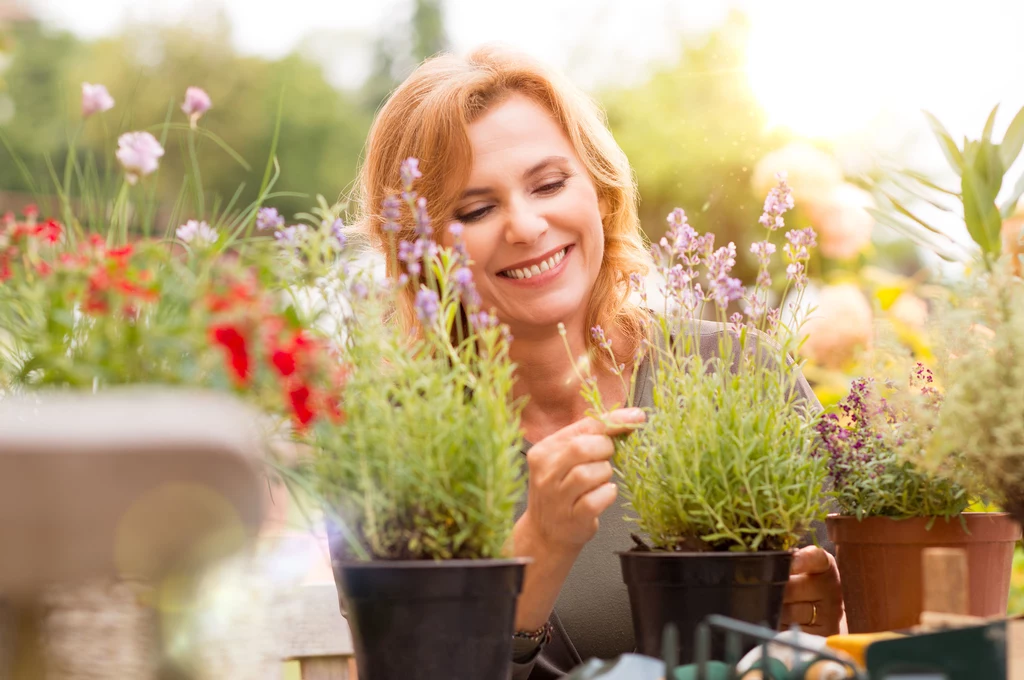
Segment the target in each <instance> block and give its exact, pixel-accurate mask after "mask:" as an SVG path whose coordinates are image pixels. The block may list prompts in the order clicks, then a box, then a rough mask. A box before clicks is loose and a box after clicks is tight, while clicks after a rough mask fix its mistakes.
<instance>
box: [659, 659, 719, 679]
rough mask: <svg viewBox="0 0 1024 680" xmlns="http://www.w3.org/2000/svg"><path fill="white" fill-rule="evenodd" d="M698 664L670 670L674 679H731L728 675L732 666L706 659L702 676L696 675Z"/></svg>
mask: <svg viewBox="0 0 1024 680" xmlns="http://www.w3.org/2000/svg"><path fill="white" fill-rule="evenodd" d="M698 668H699V667H698V666H697V664H695V663H691V664H687V665H685V666H680V667H679V668H677V669H675V670H674V671H672V677H673V678H674V679H675V680H732V676H730V675H729V673H730V671H731V670H732V667H731V666H729V665H728V664H724V663H722V662H721V661H708V662H707V664H705V667H704V677H703V678H701V677H700V675H698V673H697V670H698Z"/></svg>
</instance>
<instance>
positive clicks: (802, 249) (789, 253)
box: [783, 227, 818, 262]
mask: <svg viewBox="0 0 1024 680" xmlns="http://www.w3.org/2000/svg"><path fill="white" fill-rule="evenodd" d="M786 240H787V241H789V243H787V244H786V245H785V246H783V251H784V252H785V253H786V258H787V259H788V260H789V261H790V262H800V261H806V260H808V259H809V258H810V257H811V254H810V248H813V247H814V246H816V245H818V235H817V234H815V233H814V229H812V228H811V227H806V228H804V229H791V230H790V231H787V232H786Z"/></svg>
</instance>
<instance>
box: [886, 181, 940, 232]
mask: <svg viewBox="0 0 1024 680" xmlns="http://www.w3.org/2000/svg"><path fill="white" fill-rule="evenodd" d="M882 193H883V194H884V195H885V197H886V198H887V199H889V202H890V203H892V207H894V208H895V209H896V210H897V211H898V212H900V213H902V214H903V215H905V216H907V217H909V218H910V219H912V220H914V222H916V223H918V224H920V225H921V226H922V227H924V228H925V229H927V230H928V231H930V232H932V233H933V234H938V235H939V236H945V237H946V238H949V237H948V236H946V234H945V232H943V231H942V230H940V229H938V228H936V227H933V226H932V225H930V224H928V223H927V222H925V221H924V220H922V219H921V218H920V217H918V216H917V215H915V214H914V213H912V212H910V210H909V209H907V208H906V207H904V206H903V204H902V203H900V202H899V201H898V200H896V198H894V197H893V196H891V195H890V194H889V193H888V192H886V191H883V192H882ZM947 210H948V209H947Z"/></svg>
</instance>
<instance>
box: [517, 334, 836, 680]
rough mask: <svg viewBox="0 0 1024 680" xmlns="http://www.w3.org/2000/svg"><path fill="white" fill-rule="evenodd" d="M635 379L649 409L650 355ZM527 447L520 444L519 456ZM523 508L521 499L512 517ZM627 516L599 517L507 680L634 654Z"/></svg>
mask: <svg viewBox="0 0 1024 680" xmlns="http://www.w3.org/2000/svg"><path fill="white" fill-rule="evenodd" d="M722 332H723V328H722V327H721V326H720V325H718V324H712V323H707V322H703V323H702V324H701V329H700V353H701V356H703V357H704V358H711V357H714V356H717V355H718V348H719V339H720V334H721V333H722ZM636 379H637V382H636V384H637V388H636V393H635V395H634V400H633V401H634V403H633V406H639V407H643V408H653V406H654V401H653V393H654V378H653V371H652V370H651V360H650V357H649V356H648V357H647V358H645V359H644V360H643V361H642V362H641V363H640V365H639V366H638V367H637V376H636ZM797 389H798V390H799V393H800V397H801V398H802V399H803V400H804V401H805V403H808V404H811V405H812V408H814V409H820V408H821V405H820V403H819V402H818V399H817V397H816V396H815V395H814V392H813V391H812V390H811V387H810V385H808V383H807V380H806V379H805V378H804V377H803V375H800V376H799V379H798V384H797ZM530 446H532V445H531V444H530V443H528V442H527V443H525V445H524V448H523V452H524V453H525V452H526V451H528V450H529V449H530ZM525 510H526V500H525V498H524V499H523V500H522V501H521V502H520V504H519V507H518V508H517V509H516V517H517V518H518V517H519V516H520V515H522V514H523V512H524V511H525ZM627 512H629V511H628V509H627V508H626V507H625V505H624V501H622V500H621V499H620V500H619V501H618V502H617V503H616V504H615V505H613V506H611V507H610V508H608V509H607V510H605V512H604V514H602V515H601V521H600V525H599V527H598V530H597V534H596V535H595V536H594V538H593V539H591V540H590V542H589V543H587V544H586V545H585V546H584V547H583V550H582V551H581V552H580V555H579V557H578V558H577V559H576V562H575V564H573V567H572V570H571V571H570V572H569V576H568V577H567V578H566V580H565V584H564V585H563V586H562V590H561V592H560V593H559V596H558V600H557V602H556V603H555V611H554V613H553V614H552V616H551V624H552V626H553V628H554V633H553V635H552V637H551V641H550V642H549V643H548V644H547V645H545V646H544V648H543V649H542V650H540V653H539V654H538V655H537V656H536V658H534V659H532V660H531V661H529V662H527V663H513V664H512V676H511V677H512V680H549V679H550V678H560V677H562V676H563V675H565V674H567V673H568V672H569V671H570V670H572V669H573V668H574V667H576V666H578V665H579V664H581V663H582V662H583V661H584V660H586V659H589V658H592V657H597V658H601V659H610V658H614V657H616V656H619V655H620V654H625V653H629V652H633V651H635V643H634V639H633V623H632V618H631V616H630V611H629V597H628V595H627V592H626V584H625V583H624V582H623V580H622V572H621V570H620V567H619V557H618V555H617V554H616V553H617V552H621V551H624V550H629V549H630V548H631V547H633V545H634V543H633V541H632V539H631V538H630V533H639V528H638V526H637V525H636V523H634V522H627V521H626V520H625V516H626V514H627ZM815 533H816V534H817V535H818V537H819V543H821V537H822V536H823V534H824V531H823V527H815Z"/></svg>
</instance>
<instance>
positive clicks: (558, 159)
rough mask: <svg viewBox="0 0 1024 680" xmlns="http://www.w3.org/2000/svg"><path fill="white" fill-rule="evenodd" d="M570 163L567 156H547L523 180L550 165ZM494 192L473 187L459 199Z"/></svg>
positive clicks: (527, 172)
mask: <svg viewBox="0 0 1024 680" xmlns="http://www.w3.org/2000/svg"><path fill="white" fill-rule="evenodd" d="M568 162H569V159H568V158H566V157H565V156H547V157H545V158H542V159H541V160H540V161H538V162H537V163H535V164H534V165H533V166H531V167H530V169H529V170H527V171H526V172H524V173H523V179H524V180H527V179H530V178H531V177H533V176H534V175H536V174H537V173H539V172H541V171H542V170H544V169H545V168H547V167H548V166H549V165H560V164H563V163H568ZM493 191H494V190H493V189H491V188H490V187H473V188H471V189H466V190H465V191H463V192H462V196H460V197H459V199H460V200H465V199H467V198H473V197H474V196H486V195H487V194H490V193H493Z"/></svg>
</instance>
